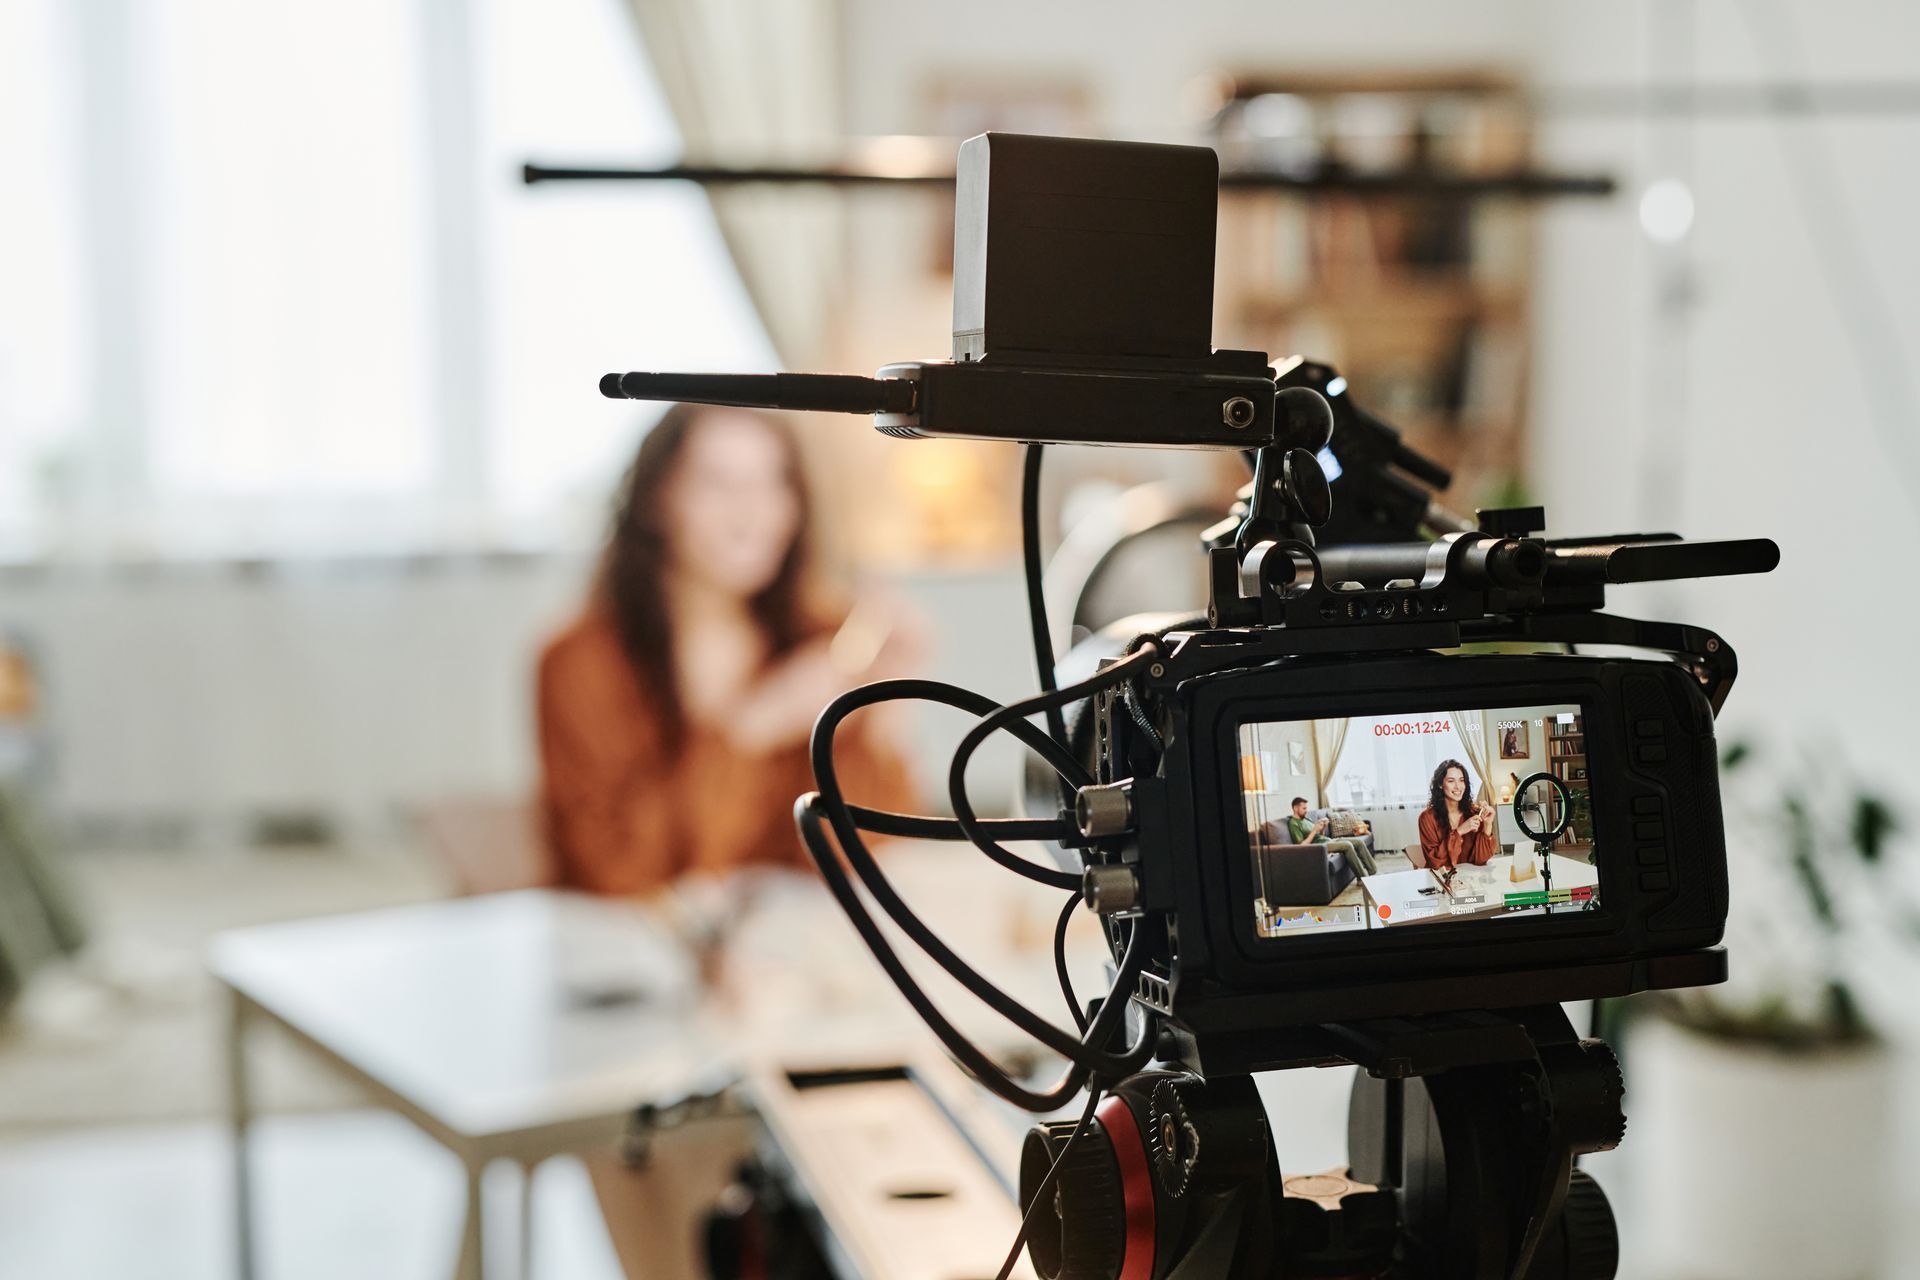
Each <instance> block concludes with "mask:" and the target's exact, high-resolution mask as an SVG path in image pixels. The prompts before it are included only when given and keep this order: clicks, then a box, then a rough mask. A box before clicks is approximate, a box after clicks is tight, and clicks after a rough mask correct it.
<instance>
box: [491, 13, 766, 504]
mask: <svg viewBox="0 0 1920 1280" xmlns="http://www.w3.org/2000/svg"><path fill="white" fill-rule="evenodd" d="M484 13H485V22H484V39H483V43H482V49H483V52H482V55H481V62H482V67H483V83H484V85H485V89H486V92H485V94H484V100H485V102H486V104H487V108H488V111H487V117H486V122H485V123H486V138H485V144H484V146H485V166H484V182H485V184H486V201H487V207H488V212H489V215H490V217H489V223H490V225H489V227H488V245H489V249H490V255H489V256H490V266H491V268H492V271H491V275H490V279H489V282H488V283H489V287H490V289H491V294H492V296H491V298H490V305H489V312H490V314H491V317H492V323H491V325H490V326H489V330H488V342H487V345H488V349H489V351H490V359H489V362H488V363H489V368H488V374H489V383H488V385H489V387H490V391H491V394H490V412H491V413H492V415H493V424H494V445H493V447H492V448H491V449H490V450H489V480H490V483H491V486H492V489H493V492H494V494H495V496H496V499H497V501H498V503H499V505H500V507H501V509H502V510H503V512H505V513H506V514H507V515H509V516H510V517H512V518H515V519H518V520H532V521H535V522H536V524H537V525H544V524H545V523H546V522H547V521H549V520H550V519H553V518H555V517H559V518H563V519H564V518H566V517H567V516H568V515H570V514H571V515H578V516H582V517H584V518H585V519H587V520H588V521H590V522H591V523H593V525H594V528H595V529H596V530H597V529H598V523H599V521H600V520H601V519H602V518H603V514H604V507H605V496H606V494H607V493H608V491H609V490H610V489H611V487H612V485H613V483H614V481H615V480H616V479H617V477H618V476H619V474H620V472H621V470H622V469H623V468H624V467H625V465H626V462H627V459H628V458H629V457H630V456H631V454H632V450H633V444H634V440H635V438H636V436H637V435H638V434H639V431H640V430H641V429H642V428H643V427H644V425H645V424H647V423H650V422H651V421H653V419H654V418H656V417H658V416H659V412H660V410H659V408H658V407H655V406H650V405H648V406H641V405H636V406H631V407H628V406H621V405H616V404H613V403H612V402H610V401H607V400H604V399H602V398H601V397H600V395H599V392H598V391H597V390H596V386H597V384H598V382H599V380H600V375H601V374H603V373H606V372H608V371H610V370H626V369H708V370H767V369H773V368H777V367H778V366H777V364H776V362H775V358H774V355H773V350H772V347H771V345H770V344H769V342H768V341H767V337H766V332H765V330H764V329H763V328H762V327H761V324H760V321H759V318H758V317H757V316H756V315H755V314H754V311H753V307H752V304H751V303H750V302H749V300H748V298H747V296H746V291H745V290H744V289H743V288H742V287H741V284H740V281H739V277H738V275H737V274H736V273H735V271H734V269H733V266H732V262H731V260H730V259H729V258H728V256H727V250H726V246H725V244H724V243H722V241H721V238H720V234H719V230H718V227H717V226H716V225H715V223H714V220H713V215H712V213H711V211H710V209H709V207H708V204H707V200H706V197H705V196H704V195H703V194H702V193H701V192H700V191H698V190H696V189H694V188H692V187H689V186H685V185H682V184H678V183H676V184H673V185H672V186H665V185H648V184H635V183H619V184H598V183H571V184H555V185H550V186H539V187H533V188H528V187H526V186H525V185H523V184H522V183H521V182H520V179H519V172H520V166H521V164H523V163H524V162H525V161H526V160H527V159H529V158H531V157H538V158H540V159H542V160H544V161H546V162H548V163H556V162H558V163H567V162H583V163H599V164H636V163H639V164H644V163H662V162H666V161H670V160H672V159H673V158H674V157H676V156H678V155H679V152H680V142H679V135H678V132H677V130H676V129H675V128H674V124H673V119H672V117H671V115H670V114H669V112H668V110H667V106H666V103H665V102H664V101H663V100H662V98H661V97H660V93H659V90H658V88H657V86H656V84H655V82H654V78H653V74H652V72H651V70H650V68H649V67H648V65H647V60H646V57H645V52H644V50H643V49H642V48H641V45H640V43H639V40H638V38H637V36H636V34H635V29H634V20H633V16H632V14H631V13H629V12H627V11H626V0H563V2H560V3H543V4H538V5H534V4H528V3H526V2H525V0H490V3H488V4H487V5H486V6H485V7H484Z"/></svg>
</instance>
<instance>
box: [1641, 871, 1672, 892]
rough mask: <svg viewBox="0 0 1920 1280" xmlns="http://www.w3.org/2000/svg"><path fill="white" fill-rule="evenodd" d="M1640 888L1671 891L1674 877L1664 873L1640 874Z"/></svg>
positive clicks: (1648, 872) (1645, 872)
mask: <svg viewBox="0 0 1920 1280" xmlns="http://www.w3.org/2000/svg"><path fill="white" fill-rule="evenodd" d="M1640 887H1641V888H1642V889H1652V890H1659V889H1671V888H1672V887H1673V877H1672V876H1670V875H1668V874H1667V873H1666V872H1664V871H1642V872H1641V873H1640Z"/></svg>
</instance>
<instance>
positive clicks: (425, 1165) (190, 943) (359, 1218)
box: [0, 848, 1920, 1280]
mask: <svg viewBox="0 0 1920 1280" xmlns="http://www.w3.org/2000/svg"><path fill="white" fill-rule="evenodd" d="M78 870H79V872H80V876H81V880H82V886H81V887H82V889H83V890H84V892H85V894H86V896H87V898H88V900H89V901H90V903H91V905H92V913H91V914H92V918H93V919H94V920H95V921H96V923H97V926H98V929H97V937H98V940H99V946H98V947H97V948H96V949H95V951H94V953H93V954H92V955H91V956H90V957H89V959H88V961H87V963H86V965H85V966H82V967H81V968H79V969H76V970H75V971H74V972H72V973H69V974H65V975H60V976H59V977H58V978H57V979H56V980H55V981H53V982H51V983H48V984H45V985H44V987H43V988H42V989H39V990H36V991H35V992H34V994H33V996H32V998H31V999H30V1001H29V1002H28V1003H27V1006H26V1007H25V1008H23V1009H20V1010H17V1011H16V1012H17V1014H18V1016H17V1017H16V1018H14V1019H13V1020H12V1023H11V1024H10V1025H9V1027H8V1028H7V1030H6V1032H5V1033H4V1035H0V1277H4V1280H148V1278H151V1280H220V1278H221V1277H226V1276H231V1275H232V1274H233V1270H232V1266H233V1239H232V1221H231V1206H232V1195H231V1191H232V1189H231V1185H230V1182H229V1176H230V1167H229V1163H228V1160H229V1152H228V1148H227V1143H226V1135H225V1131H224V1127H223V1125H222V1123H221V1121H220V1119H219V1104H220V1083H219V1082H220V1079H221V1075H220V1072H219V1070H218V1051H219V1044H220V1039H219V1022H218V1018H217V1007H216V1006H215V1004H214V1002H213V1000H212V995H213V991H212V987H211V984H210V983H209V982H208V981H207V980H206V979H205V977H204V976H203V974H202V972H201V970H200V965H199V954H200V949H201V947H202V945H203V944H204V941H205V939H206V937H207V936H208V935H209V934H211V933H212V932H214V931H216V930H218V929H220V928H224V927H228V926H232V925H238V924H244V923H253V922H262V921H267V920H275V919H285V918H290V917H294V916H303V915H315V914H323V913H330V912H337V911H350V910H362V909H368V908H373V907H378V906H383V905H394V904H399V903H404V902H412V901H420V900H423V899H427V898H431V897H434V896H437V895H439V894H440V893H441V892H442V888H441V885H440V882H439V878H438V876H437V875H436V874H435V872H434V870H433V868H432V867H431V866H429V865H427V864H426V863H425V862H424V861H423V860H422V859H421V858H420V857H419V856H418V855H417V854H415V853H413V852H412V851H410V850H407V849H405V848H381V849H368V850H365V851H363V852H360V853H354V854H348V853H342V852H338V851H326V850H306V851H283V852H274V853H248V854H240V853H230V854H221V853H214V854H204V853H203V854H198V855H191V856H189V855H184V854H157V853H145V854H139V853H130V854H113V855H107V854H99V855H93V856H89V857H85V858H81V859H79V860H78ZM259 1048H260V1049H266V1050H268V1051H267V1052H265V1053H261V1054H259V1056H258V1058H257V1061H259V1062H260V1071H259V1078H260V1081H261V1085H262V1093H263V1095H264V1100H265V1101H266V1103H267V1104H268V1106H269V1108H270V1109H271V1110H272V1112H273V1115H272V1116H271V1117H270V1118H269V1119H267V1120H265V1121H264V1122H263V1123H262V1125H261V1128H260V1149H259V1154H258V1162H257V1166H256V1167H257V1171H258V1184H257V1194H258V1196H259V1204H260V1208H261V1221H262V1229H261V1232H260V1238H259V1244H260V1255H261V1260H262V1262H263V1267H262V1269H261V1275H262V1276H264V1277H266V1278H267V1280H298V1278H300V1277H314V1278H316V1280H318V1278H319V1277H327V1278H328V1280H334V1278H336V1277H341V1276H352V1277H356V1278H358V1277H372V1278H375V1280H379V1278H383V1277H394V1278H395V1280H414V1278H416V1277H443V1276H448V1275H451V1274H452V1270H453V1264H454V1259H455V1254H456V1252H457V1242H458V1234H459V1227H460V1215H461V1210H462V1205H461V1197H462V1182H461V1176H460V1172H459V1170H458V1168H457V1167H456V1166H455V1165H454V1163H453V1161H452V1159H451V1157H449V1156H448V1155H446V1153H444V1152H443V1151H441V1150H440V1148H439V1147H437V1146H436V1145H435V1144H433V1143H432V1142H431V1141H429V1140H428V1139H426V1138H424V1137H423V1136H421V1135H419V1134H418V1133H416V1132H415V1131H414V1130H413V1129H411V1128H410V1127H409V1126H408V1125H407V1124H406V1123H405V1122H404V1121H402V1120H399V1119H397V1118H395V1117H392V1116H390V1115H386V1114H384V1113H380V1112H375V1111H370V1110H367V1109H365V1107H364V1105H363V1104H362V1103H361V1102H360V1101H359V1100H358V1099H357V1098H355V1097H354V1096H353V1094H352V1093H351V1092H350V1091H349V1090H347V1089H345V1088H344V1087H342V1086H339V1085H337V1084H335V1083H334V1082H332V1081H330V1080H328V1079H326V1078H325V1077H323V1076H320V1075H319V1074H318V1073H316V1072H314V1071H312V1070H311V1069H309V1068H306V1067H305V1066H304V1064H303V1063H301V1062H300V1061H299V1060H298V1059H297V1058H296V1057H295V1056H294V1055H292V1054H290V1053H285V1054H276V1053H274V1052H272V1051H271V1045H270V1043H263V1044H262V1045H260V1046H259ZM1350 1079H1351V1070H1350V1069H1337V1068H1336V1069H1327V1070H1320V1071H1299V1072H1291V1073H1285V1074H1283V1075H1280V1076H1274V1077H1266V1078H1263V1079H1262V1081H1261V1085H1262V1090H1261V1091H1262V1094H1263V1096H1264V1097H1265V1099H1266V1101H1267V1104H1268V1112H1269V1116H1270V1118H1271V1119H1272V1122H1273V1126H1274V1136H1275V1140H1276V1143H1277V1144H1278V1146H1279V1148H1280V1154H1281V1159H1282V1164H1283V1167H1285V1168H1287V1169H1289V1170H1299V1171H1306V1170H1313V1169H1319V1168H1326V1167H1330V1166H1336V1165H1339V1164H1341V1163H1343V1154H1344V1145H1345V1144H1344V1139H1345V1122H1344V1111H1345V1101H1346V1094H1347V1088H1348V1084H1349V1082H1350ZM1900 1097H1901V1099H1902V1101H1903V1103H1904V1102H1907V1101H1909V1100H1910V1099H1911V1098H1913V1097H1920V1079H1915V1080H1913V1081H1911V1082H1910V1083H1909V1085H1908V1086H1907V1087H1904V1088H1902V1090H1901V1091H1900ZM1815 1105H1818V1104H1817V1101H1816V1103H1815ZM1900 1112H1901V1114H1899V1115H1897V1116H1893V1117H1889V1119H1890V1122H1891V1123H1892V1126H1893V1127H1894V1128H1895V1129H1896V1130H1897V1131H1898V1132H1900V1133H1902V1134H1903V1135H1909V1136H1911V1137H1912V1138H1913V1139H1914V1140H1916V1141H1920V1106H1902V1107H1901V1108H1900ZM1765 1123H1766V1121H1765V1120H1764V1118H1761V1119H1757V1120H1756V1124H1758V1125H1760V1126H1762V1128H1764V1125H1765ZM1901 1149H1903V1150H1904V1149H1911V1144H1908V1143H1903V1144H1902V1147H1901ZM1672 1154H1673V1153H1670V1152H1669V1153H1665V1155H1664V1156H1663V1155H1662V1153H1661V1152H1660V1144H1659V1143H1658V1141H1657V1135H1656V1134H1651V1133H1649V1132H1648V1131H1647V1130H1646V1128H1645V1127H1644V1126H1643V1127H1642V1128H1641V1129H1640V1130H1638V1131H1637V1132H1636V1133H1633V1134H1630V1138H1629V1142H1628V1144H1627V1146H1626V1147H1625V1148H1623V1149H1622V1150H1621V1151H1620V1152H1618V1153H1614V1154H1611V1155H1606V1156H1601V1157H1598V1158H1596V1159H1594V1160H1592V1161H1591V1162H1590V1163H1589V1166H1588V1167H1590V1168H1591V1169H1592V1171H1593V1172H1594V1173H1595V1174H1596V1176H1598V1177H1599V1178H1600V1180H1601V1182H1602V1183H1603V1185H1605V1186H1607V1187H1608V1189H1609V1193H1610V1195H1611V1196H1612V1197H1613V1198H1614V1202H1615V1205H1616V1207H1617V1208H1618V1209H1619V1210H1620V1213H1621V1217H1622V1225H1623V1228H1624V1234H1625V1236H1626V1239H1627V1242H1628V1248H1627V1259H1628V1261H1627V1263H1626V1265H1625V1266H1624V1267H1623V1270H1622V1273H1621V1274H1622V1275H1623V1276H1646V1275H1649V1274H1650V1272H1649V1271H1648V1270H1647V1269H1645V1268H1644V1267H1639V1266H1636V1265H1635V1262H1634V1261H1633V1258H1634V1249H1635V1235H1634V1231H1633V1221H1634V1216H1635V1207H1634V1206H1635V1197H1636V1191H1637V1190H1638V1186H1637V1185H1636V1184H1637V1182H1638V1180H1637V1179H1636V1177H1635V1169H1636V1167H1638V1165H1639V1164H1640V1163H1641V1162H1643V1161H1645V1160H1648V1159H1662V1158H1671V1157H1672ZM1681 1159H1682V1162H1683V1163H1686V1162H1690V1161H1688V1160H1687V1159H1686V1158H1685V1157H1681ZM498 1174H499V1180H498V1181H497V1183H496V1184H495V1185H492V1186H490V1188H489V1194H490V1195H497V1196H499V1197H502V1198H503V1199H504V1200H506V1201H509V1202H510V1201H511V1200H512V1198H513V1197H514V1196H515V1195H516V1194H517V1187H515V1186H514V1185H513V1180H514V1175H513V1172H512V1171H511V1170H510V1169H504V1168H503V1169H501V1170H499V1171H498ZM1916 1177H1920V1175H1916V1174H1915V1173H1914V1172H1913V1171H1911V1170H1908V1169H1904V1168H1903V1169H1902V1170H1900V1174H1899V1176H1898V1177H1897V1178H1896V1179H1895V1180H1894V1186H1893V1187H1892V1188H1891V1191H1892V1193H1893V1194H1894V1195H1895V1196H1896V1202H1897V1203H1900V1204H1920V1183H1916ZM534 1201H535V1228H534V1240H533V1243H532V1249H533V1261H534V1274H535V1275H537V1276H540V1277H542V1278H543V1280H546V1278H548V1277H566V1278H568V1280H619V1269H618V1266H617V1264H616V1262H615V1260H614V1258H613V1255H612V1251H611V1248H610V1246H609V1245H608V1243H607V1239H606V1233H605V1229H604V1227H603V1226H602V1224H601V1221H600V1217H599V1212H598V1208H597V1206H596V1204H595V1201H594V1198H593V1195H592V1191H591V1188H590V1187H589V1186H588V1184H587V1180H586V1176H585V1173H584V1171H583V1170H582V1169H581V1168H580V1166H579V1165H578V1164H576V1163H573V1162H570V1161H553V1162H550V1163H549V1164H548V1165H546V1166H544V1167H543V1169H542V1170H541V1173H540V1176H539V1179H538V1182H537V1185H536V1187H535V1197H534ZM506 1207H508V1206H507V1205H506V1204H503V1205H502V1208H506ZM1756 1211H1760V1212H1764V1211H1765V1209H1764V1208H1757V1210H1756ZM492 1219H493V1223H494V1224H495V1228H496V1230H497V1231H500V1232H511V1230H512V1221H513V1215H512V1214H511V1213H510V1212H503V1213H497V1214H494V1215H492ZM1895 1222H1896V1224H1897V1225H1896V1230H1897V1232H1898V1234H1899V1236H1900V1241H1899V1243H1900V1244H1901V1245H1907V1244H1913V1245H1920V1215H1911V1214H1900V1215H1896V1218H1895ZM489 1247H490V1250H491V1251H492V1256H493V1257H495V1258H497V1259H512V1258H514V1257H515V1256H517V1253H518V1242H517V1241H514V1240H512V1239H509V1238H502V1237H500V1236H495V1237H493V1238H490V1240H489ZM1890 1256H1891V1257H1892V1258H1894V1259H1896V1261H1895V1262H1894V1264H1893V1265H1892V1266H1890V1267H1889V1268H1888V1269H1887V1270H1886V1271H1885V1272H1884V1273H1883V1275H1882V1280H1920V1247H1896V1248H1895V1249H1893V1250H1892V1251H1891V1254H1890ZM1808 1280H1823V1278H1822V1277H1808Z"/></svg>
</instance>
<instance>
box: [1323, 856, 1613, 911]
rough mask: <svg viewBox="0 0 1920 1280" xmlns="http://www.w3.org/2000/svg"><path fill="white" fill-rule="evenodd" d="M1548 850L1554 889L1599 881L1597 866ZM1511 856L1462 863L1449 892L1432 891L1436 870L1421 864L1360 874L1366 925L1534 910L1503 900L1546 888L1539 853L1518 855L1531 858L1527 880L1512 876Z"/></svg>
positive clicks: (1594, 885)
mask: <svg viewBox="0 0 1920 1280" xmlns="http://www.w3.org/2000/svg"><path fill="white" fill-rule="evenodd" d="M1548 856H1549V857H1550V858H1551V859H1552V871H1553V889H1554V890H1555V891H1556V892H1558V891H1561V890H1580V889H1592V888H1597V887H1598V886H1599V884H1600V872H1599V871H1598V869H1596V868H1594V867H1592V866H1590V865H1589V864H1587V863H1585V862H1581V861H1578V860H1577V859H1574V858H1569V857H1567V856H1565V855H1564V854H1558V853H1555V854H1550V855H1548ZM1514 858H1515V855H1513V854H1510V853H1503V854H1496V855H1495V856H1494V857H1492V858H1489V859H1488V860H1487V862H1486V865H1485V866H1481V867H1462V868H1460V870H1459V871H1458V872H1457V873H1456V875H1455V879H1454V888H1453V893H1452V895H1451V897H1449V896H1448V895H1445V894H1441V893H1438V892H1430V891H1431V890H1434V889H1436V888H1437V887H1438V880H1437V878H1436V876H1435V873H1434V872H1433V871H1431V870H1429V869H1427V868H1425V867H1420V868H1416V869H1414V870H1411V871H1387V872H1382V873H1381V874H1379V875H1371V876H1362V877H1361V878H1360V886H1361V888H1362V889H1363V890H1365V892H1366V896H1367V913H1366V917H1367V923H1368V927H1370V928H1388V929H1391V928H1395V927H1397V926H1402V925H1409V924H1426V923H1437V922H1439V921H1443V920H1462V919H1481V918H1491V917H1496V916H1515V915H1520V914H1522V913H1533V912H1537V911H1538V910H1539V908H1538V907H1509V906H1507V905H1506V903H1505V901H1504V898H1505V895H1507V894H1510V893H1540V892H1542V891H1544V890H1545V889H1546V888H1547V881H1546V879H1545V877H1543V876H1542V875H1540V870H1541V859H1539V858H1538V857H1537V856H1535V855H1521V861H1522V862H1523V863H1531V864H1533V870H1534V874H1533V876H1532V877H1530V878H1528V879H1525V880H1515V879H1513V877H1512V870H1513V864H1514ZM1475 889H1482V890H1483V893H1482V895H1481V896H1483V898H1484V901H1481V902H1474V901H1472V900H1471V895H1472V894H1473V892H1474V890H1475ZM1383 909H1384V914H1383ZM1573 909H1576V908H1573V907H1567V908H1560V907H1556V908H1555V910H1556V911H1559V910H1573Z"/></svg>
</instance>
